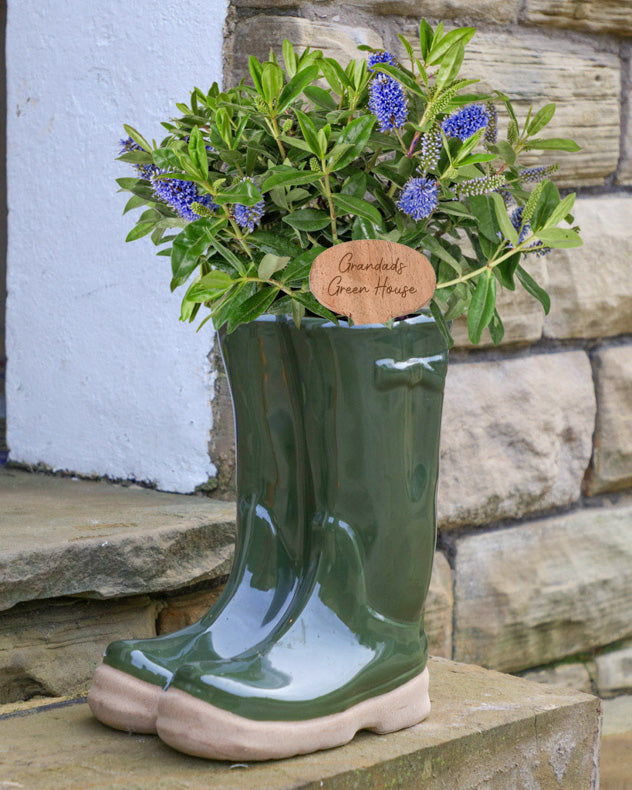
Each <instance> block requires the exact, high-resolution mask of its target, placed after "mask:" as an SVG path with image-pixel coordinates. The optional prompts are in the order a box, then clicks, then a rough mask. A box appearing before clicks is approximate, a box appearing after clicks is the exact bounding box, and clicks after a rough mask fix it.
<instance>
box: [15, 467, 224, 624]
mask: <svg viewBox="0 0 632 790" xmlns="http://www.w3.org/2000/svg"><path fill="white" fill-rule="evenodd" d="M0 501H2V514H1V515H0V524H1V525H2V529H0V611H1V610H3V609H8V608H9V607H11V606H13V605H14V604H16V603H18V602H20V601H29V600H34V599H41V598H55V597H59V596H64V595H82V596H87V597H94V598H109V597H113V596H124V595H133V594H139V593H147V592H158V591H161V590H177V589H179V588H182V587H185V586H187V585H192V584H194V583H196V582H200V581H205V580H209V579H213V578H217V577H220V576H222V575H225V574H226V573H227V571H228V568H229V566H230V561H231V558H232V554H233V541H234V525H235V507H234V504H229V503H224V502H214V501H212V500H209V499H208V498H206V497H195V496H181V495H177V494H162V493H158V492H156V491H151V490H148V489H143V488H137V487H128V488H126V487H122V486H116V485H111V484H109V483H103V482H100V483H99V482H91V481H86V480H74V479H71V478H60V477H53V476H51V475H41V474H33V473H28V472H21V471H17V470H12V469H5V470H2V471H0Z"/></svg>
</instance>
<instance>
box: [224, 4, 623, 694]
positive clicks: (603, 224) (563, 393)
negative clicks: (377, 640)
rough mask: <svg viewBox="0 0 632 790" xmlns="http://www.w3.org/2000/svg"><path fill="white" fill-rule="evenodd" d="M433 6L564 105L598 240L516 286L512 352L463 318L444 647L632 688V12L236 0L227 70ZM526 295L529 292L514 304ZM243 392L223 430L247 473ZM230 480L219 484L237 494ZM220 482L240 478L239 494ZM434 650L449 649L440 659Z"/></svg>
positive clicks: (371, 33) (448, 438)
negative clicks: (236, 482)
mask: <svg viewBox="0 0 632 790" xmlns="http://www.w3.org/2000/svg"><path fill="white" fill-rule="evenodd" d="M422 15H425V16H426V17H428V18H429V19H430V20H431V21H437V20H438V19H441V18H443V19H444V20H445V21H446V23H447V24H456V23H459V24H467V23H473V24H476V25H477V26H478V28H479V30H478V33H477V34H476V36H475V37H474V39H473V41H472V43H471V45H470V46H469V50H468V51H469V53H470V54H469V57H468V60H467V64H466V66H467V70H468V71H469V72H471V73H472V74H476V75H477V76H480V77H482V78H483V80H484V81H485V80H489V81H490V82H491V81H492V80H493V83H494V85H495V87H499V88H501V89H502V90H504V91H506V92H507V93H508V94H510V95H511V96H512V97H515V98H516V100H517V104H518V107H519V108H520V109H521V112H524V111H525V107H526V106H527V105H528V103H529V102H531V101H535V102H540V103H544V102H546V101H555V102H556V103H557V113H556V116H555V120H554V123H553V124H552V125H551V133H552V134H559V135H563V136H570V137H574V138H575V139H576V140H577V141H578V142H579V143H580V144H581V145H583V146H584V149H583V150H582V151H581V153H579V154H578V155H574V156H567V157H566V158H565V155H564V154H561V155H560V161H561V184H562V186H564V187H565V188H569V189H570V188H573V189H574V190H577V191H578V200H577V204H576V206H577V208H576V212H575V215H576V218H577V221H578V223H579V224H580V225H581V227H582V231H583V236H584V239H585V245H584V247H583V248H582V249H580V250H569V251H566V250H560V251H555V252H553V253H552V254H551V255H549V256H548V257H547V258H546V259H544V260H538V261H534V262H533V263H532V264H531V266H532V270H533V273H534V275H536V276H538V277H539V278H540V279H541V280H542V281H544V282H546V283H548V288H549V290H550V292H551V295H552V300H553V307H552V309H551V312H550V314H549V315H548V316H544V314H543V313H542V310H541V308H540V307H539V305H538V304H537V303H536V302H535V301H533V300H531V299H530V297H523V296H522V295H519V294H518V295H517V296H518V298H516V295H515V294H505V295H502V296H501V302H500V304H501V305H502V309H501V315H502V317H503V320H504V322H505V325H506V327H507V332H506V337H505V340H504V342H503V344H502V346H501V347H500V348H494V347H492V346H491V344H490V342H489V339H488V338H487V340H485V339H484V341H483V343H482V344H481V346H480V347H479V348H476V349H473V348H471V347H470V346H469V344H468V342H467V333H466V331H465V329H464V327H463V326H457V327H455V332H456V335H457V338H458V342H457V348H456V350H455V351H454V352H453V353H452V358H451V363H450V364H451V369H450V372H449V375H448V383H447V394H446V404H445V413H444V421H443V439H442V471H441V481H440V494H439V526H440V531H439V549H440V550H441V552H442V553H443V555H444V556H443V557H441V558H440V560H439V561H438V562H437V564H436V568H437V571H436V577H435V579H433V585H434V596H435V598H434V599H433V600H434V601H435V602H434V603H433V611H432V620H433V631H434V632H435V633H436V634H437V638H436V641H435V643H434V652H436V653H439V654H443V655H447V656H451V657H453V658H455V659H457V660H459V661H472V662H475V663H479V664H482V665H484V666H487V667H491V668H497V669H502V670H506V671H511V672H520V671H523V672H524V671H528V672H529V673H530V675H531V676H534V677H539V678H545V679H547V678H548V679H551V678H553V679H554V680H556V681H557V682H566V683H569V684H571V685H573V684H575V685H579V686H583V687H585V688H592V689H593V690H600V691H601V693H603V694H604V695H608V694H614V693H621V692H622V691H623V690H626V689H628V690H630V689H631V688H632V647H631V645H632V641H626V640H630V639H631V638H632V276H631V275H632V122H631V121H630V100H629V94H630V51H631V49H632V38H631V36H632V6H631V5H630V3H629V2H627V0H603V2H600V3H596V2H595V1H594V0H502V2H500V0H483V2H481V1H480V0H477V2H469V3H468V2H455V0H427V1H426V2H418V1H416V0H351V1H350V2H346V3H337V2H326V1H323V2H312V3H303V2H300V0H233V2H232V4H231V7H230V10H229V18H228V19H229V21H228V28H227V37H226V41H225V50H224V54H225V81H226V84H231V83H234V82H235V81H236V80H238V79H239V78H241V77H242V76H244V75H245V73H246V72H245V70H246V62H247V55H248V54H250V53H253V54H255V55H258V56H260V57H266V56H267V53H268V51H269V48H270V47H275V48H276V49H277V51H280V45H281V42H282V40H283V38H284V37H286V36H287V37H288V38H289V39H290V40H292V42H293V43H294V44H295V45H298V46H299V47H300V46H305V45H310V46H312V47H313V48H319V49H322V50H323V51H325V52H326V53H327V54H328V55H335V56H336V57H340V58H353V57H357V56H358V53H357V51H356V49H355V47H356V45H358V44H362V43H367V44H370V45H372V46H385V47H387V48H389V49H391V50H393V51H399V49H400V45H399V43H398V39H397V33H398V32H400V31H403V32H405V33H407V34H412V35H414V29H415V25H416V23H417V21H418V18H419V17H420V16H422ZM508 297H510V298H508ZM226 390H227V388H226V387H225V386H222V387H221V388H220V391H219V394H218V399H217V401H216V414H217V413H218V411H219V415H218V417H217V419H216V425H222V428H223V429H222V433H221V435H220V434H217V435H216V437H215V439H214V442H215V450H216V454H215V455H214V459H215V458H218V459H219V465H220V481H221V480H222V478H221V473H222V472H221V468H222V467H223V468H224V470H225V471H224V478H223V480H224V483H225V481H226V479H227V478H228V477H230V475H231V474H232V466H231V464H232V463H233V461H232V455H231V442H232V439H231V435H232V431H231V430H227V429H226V426H227V425H229V424H230V421H231V420H232V414H231V410H230V402H229V400H228V394H227V391H226ZM221 488H222V487H221V486H220V489H221ZM220 493H221V490H220ZM432 649H433V646H432V645H431V652H432Z"/></svg>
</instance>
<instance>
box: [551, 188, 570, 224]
mask: <svg viewBox="0 0 632 790" xmlns="http://www.w3.org/2000/svg"><path fill="white" fill-rule="evenodd" d="M574 204H575V193H574V192H573V193H572V194H570V195H567V196H566V197H565V198H564V200H562V202H561V203H560V204H559V205H558V206H556V207H555V208H554V209H553V212H552V213H551V215H550V217H549V218H548V219H547V221H546V223H545V225H544V227H545V228H552V227H555V226H556V225H558V224H559V223H560V222H561V221H562V220H563V219H564V217H565V216H566V215H567V214H569V213H570V212H571V209H572V208H573V205H574Z"/></svg>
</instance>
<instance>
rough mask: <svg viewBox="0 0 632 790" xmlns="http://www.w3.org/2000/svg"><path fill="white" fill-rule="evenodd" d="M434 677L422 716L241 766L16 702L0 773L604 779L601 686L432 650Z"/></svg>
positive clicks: (154, 780)
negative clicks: (550, 680)
mask: <svg viewBox="0 0 632 790" xmlns="http://www.w3.org/2000/svg"><path fill="white" fill-rule="evenodd" d="M430 677H431V686H430V696H431V699H432V703H433V710H432V713H431V715H430V717H429V718H428V719H427V720H426V721H424V722H422V723H421V724H419V725H417V726H416V727H411V728H409V729H407V730H402V731H401V732H397V733H392V734H390V735H386V736H376V735H374V734H371V733H360V734H359V735H358V736H357V737H356V738H354V740H353V741H352V742H351V743H350V744H348V745H347V746H343V747H341V748H339V749H332V750H329V751H326V752H318V753H316V754H312V755H305V756H303V757H297V758H294V759H291V760H281V761H271V762H269V763H262V764H254V763H252V764H250V765H249V766H245V765H244V766H239V767H238V766H234V768H231V766H230V764H229V763H221V762H214V761H204V760H199V759H196V758H193V757H188V756H185V755H182V754H179V753H177V752H175V751H173V750H172V749H169V748H168V747H167V746H165V745H164V744H163V743H161V741H159V740H158V738H155V737H150V736H136V735H132V736H130V735H127V734H126V733H120V732H116V731H115V730H112V729H109V728H107V727H104V726H102V725H101V724H99V723H98V722H97V721H96V720H95V719H94V718H92V716H91V714H90V711H89V710H88V708H87V706H86V705H85V704H82V703H80V704H74V705H67V706H65V707H52V708H49V709H42V710H41V711H40V712H29V713H26V714H24V715H19V714H18V715H15V714H14V715H13V716H11V717H8V718H6V719H4V720H0V783H5V784H7V786H9V784H8V783H11V782H16V783H18V784H21V785H23V786H25V787H28V788H29V790H41V789H43V788H45V789H46V790H49V788H50V786H51V785H50V782H51V776H54V777H55V782H56V784H57V785H58V786H60V787H61V786H63V787H64V790H79V789H80V790H85V788H86V787H90V788H94V790H112V788H119V787H120V788H125V790H140V788H143V789H144V788H147V790H149V788H151V790H167V789H168V790H172V788H175V787H186V788H189V790H196V789H197V788H200V790H201V789H202V788H208V787H221V788H222V790H261V788H265V789H266V790H282V789H283V790H285V789H286V788H287V789H288V790H289V788H310V789H311V788H325V790H327V789H329V790H334V789H335V790H350V789H351V788H359V787H366V788H369V787H376V788H377V787H397V788H398V789H401V790H418V788H419V787H421V786H423V788H424V790H455V788H459V790H482V788H485V790H508V788H525V789H526V788H538V790H584V789H585V790H588V788H591V787H595V786H596V783H597V774H598V768H597V753H598V738H599V704H600V703H599V700H598V699H596V698H595V697H589V696H588V695H585V694H582V693H580V692H577V691H570V690H567V689H560V688H554V687H547V686H541V685H538V684H534V683H529V682H528V681H525V680H522V679H520V678H514V677H509V676H506V675H501V674H499V673H497V672H489V671H486V670H483V669H481V668H480V667H468V666H464V665H459V664H455V663H454V662H452V661H446V660H443V659H435V660H432V661H431V662H430ZM78 755H79V756H78ZM113 756H115V759H113Z"/></svg>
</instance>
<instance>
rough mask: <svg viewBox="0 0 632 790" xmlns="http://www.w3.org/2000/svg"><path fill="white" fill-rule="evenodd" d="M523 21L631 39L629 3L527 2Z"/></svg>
mask: <svg viewBox="0 0 632 790" xmlns="http://www.w3.org/2000/svg"><path fill="white" fill-rule="evenodd" d="M521 17H522V21H524V22H526V23H527V24H531V25H546V26H547V27H562V28H572V29H574V30H587V31H589V32H591V33H614V34H615V35H618V36H632V8H631V7H630V2H629V0H526V5H525V7H524V11H523V12H522V14H521Z"/></svg>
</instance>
